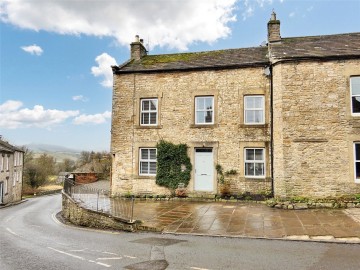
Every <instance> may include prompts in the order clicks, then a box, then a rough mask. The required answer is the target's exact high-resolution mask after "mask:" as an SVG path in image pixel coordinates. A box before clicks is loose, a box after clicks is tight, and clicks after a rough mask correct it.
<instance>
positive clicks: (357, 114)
mask: <svg viewBox="0 0 360 270" xmlns="http://www.w3.org/2000/svg"><path fill="white" fill-rule="evenodd" d="M354 78H360V76H352V77H350V104H351V108H350V109H351V115H354V116H360V112H357V113H354V107H353V97H359V98H360V94H357V95H353V93H352V90H353V89H352V82H351V80H352V79H354Z"/></svg>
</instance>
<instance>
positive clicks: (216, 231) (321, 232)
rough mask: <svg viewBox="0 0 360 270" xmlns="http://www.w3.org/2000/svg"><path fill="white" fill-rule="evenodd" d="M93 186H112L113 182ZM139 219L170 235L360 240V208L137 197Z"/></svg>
mask: <svg viewBox="0 0 360 270" xmlns="http://www.w3.org/2000/svg"><path fill="white" fill-rule="evenodd" d="M90 186H91V187H93V188H102V189H109V182H108V181H99V182H97V183H93V184H90ZM111 200H113V201H112V203H111V205H114V204H116V203H115V202H114V201H115V200H116V199H111ZM134 219H136V220H141V221H142V226H141V229H142V230H145V231H157V232H162V233H170V234H192V235H208V236H222V237H242V238H262V239H285V240H301V241H320V242H322V241H324V242H342V243H356V244H360V208H348V209H303V210H284V209H276V208H271V207H269V206H267V205H265V204H264V203H256V202H240V201H238V202H228V201H221V202H215V201H197V202H193V201H187V200H136V201H135V205H134Z"/></svg>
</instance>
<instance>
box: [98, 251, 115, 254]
mask: <svg viewBox="0 0 360 270" xmlns="http://www.w3.org/2000/svg"><path fill="white" fill-rule="evenodd" d="M101 253H104V254H110V255H117V254H116V253H112V252H107V251H103V252H101Z"/></svg>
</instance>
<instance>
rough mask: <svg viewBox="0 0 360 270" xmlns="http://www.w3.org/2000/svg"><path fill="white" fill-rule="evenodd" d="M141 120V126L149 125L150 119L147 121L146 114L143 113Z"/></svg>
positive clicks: (147, 116) (147, 115)
mask: <svg viewBox="0 0 360 270" xmlns="http://www.w3.org/2000/svg"><path fill="white" fill-rule="evenodd" d="M141 116H142V118H141V124H144V125H147V124H149V123H150V119H149V114H148V113H143V114H142V115H141Z"/></svg>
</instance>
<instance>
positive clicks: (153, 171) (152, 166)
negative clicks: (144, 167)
mask: <svg viewBox="0 0 360 270" xmlns="http://www.w3.org/2000/svg"><path fill="white" fill-rule="evenodd" d="M149 163H150V171H149V173H150V174H156V162H149Z"/></svg>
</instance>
